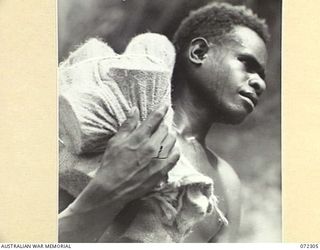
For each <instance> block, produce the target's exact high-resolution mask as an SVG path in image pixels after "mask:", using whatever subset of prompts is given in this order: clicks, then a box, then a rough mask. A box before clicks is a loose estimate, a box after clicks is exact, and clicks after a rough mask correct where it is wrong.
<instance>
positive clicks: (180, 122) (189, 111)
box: [173, 86, 212, 145]
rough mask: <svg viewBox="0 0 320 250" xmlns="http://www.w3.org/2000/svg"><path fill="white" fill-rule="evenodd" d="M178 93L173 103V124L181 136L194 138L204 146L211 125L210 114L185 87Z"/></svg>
mask: <svg viewBox="0 0 320 250" xmlns="http://www.w3.org/2000/svg"><path fill="white" fill-rule="evenodd" d="M178 91H179V94H178V96H177V98H175V100H174V101H173V108H174V111H175V115H174V123H175V125H176V127H177V129H178V131H179V132H180V134H181V135H182V136H184V137H186V138H190V137H194V138H196V139H197V140H198V141H199V142H200V143H201V144H203V145H204V142H205V137H206V135H207V133H208V131H209V129H210V127H211V125H212V114H210V112H209V111H208V109H207V108H205V107H203V106H202V105H201V101H200V100H198V98H197V97H196V96H195V95H194V93H192V92H191V90H190V89H189V88H188V87H187V86H185V87H184V88H181V89H179V90H178Z"/></svg>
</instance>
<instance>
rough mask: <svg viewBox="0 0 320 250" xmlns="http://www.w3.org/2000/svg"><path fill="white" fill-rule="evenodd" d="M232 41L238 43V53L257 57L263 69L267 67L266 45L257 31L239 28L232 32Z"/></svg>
mask: <svg viewBox="0 0 320 250" xmlns="http://www.w3.org/2000/svg"><path fill="white" fill-rule="evenodd" d="M232 40H233V41H234V42H236V45H237V46H236V49H237V51H238V52H240V53H245V54H248V55H251V56H253V57H255V58H256V60H257V61H258V62H259V63H260V64H261V65H262V66H263V67H265V66H266V62H267V49H266V45H265V43H264V41H263V40H262V38H261V37H260V36H259V35H258V34H257V33H256V32H255V31H253V30H251V29H249V28H247V27H244V26H237V27H235V28H234V29H233V31H232Z"/></svg>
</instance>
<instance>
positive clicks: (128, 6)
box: [58, 0, 282, 242]
mask: <svg viewBox="0 0 320 250" xmlns="http://www.w3.org/2000/svg"><path fill="white" fill-rule="evenodd" d="M208 2H212V1H209V0H171V1H168V0H68V1H66V0H58V43H59V47H58V50H59V51H58V52H59V62H60V61H62V60H63V59H64V58H66V57H67V56H68V53H69V52H70V51H72V50H74V49H75V48H76V46H78V45H79V44H80V43H83V42H84V41H85V40H86V39H88V38H90V37H97V36H98V37H100V38H102V39H103V40H104V41H106V42H108V44H110V45H111V47H113V48H114V50H115V51H116V52H118V53H120V52H122V51H123V50H124V48H125V47H126V45H127V43H128V42H129V41H130V39H131V38H132V37H133V36H134V35H136V34H139V33H142V32H146V31H151V32H158V33H162V34H165V35H167V36H168V37H169V39H170V38H171V37H172V35H173V34H174V32H175V30H176V29H177V27H178V26H179V23H180V22H181V20H182V19H183V18H184V17H185V16H186V15H187V14H188V13H189V11H190V10H193V9H197V8H199V7H200V6H202V5H205V4H206V3H208ZM225 2H230V3H232V4H244V5H246V6H248V7H250V8H251V9H253V11H254V12H256V13H257V14H258V15H259V16H260V17H262V18H265V19H266V21H267V23H268V25H269V28H270V32H271V35H272V39H271V42H270V43H269V44H268V51H269V60H268V68H267V91H266V93H265V94H264V95H263V96H262V98H261V101H260V103H259V105H258V107H257V108H256V110H255V111H254V113H253V114H252V115H251V116H249V117H248V118H247V119H246V121H245V122H244V123H242V124H241V125H238V126H229V125H220V124H218V125H214V126H213V127H212V128H211V131H210V133H209V135H208V137H207V144H208V145H209V147H211V148H212V149H214V150H215V151H216V152H217V153H218V154H219V155H220V156H221V157H222V158H224V159H226V160H227V161H228V162H229V163H230V164H231V165H232V166H233V167H234V168H235V170H236V172H237V173H238V175H239V176H240V179H241V181H242V195H243V203H242V222H241V226H240V235H239V240H238V241H239V242H279V241H281V7H282V3H281V0H268V1H264V0H228V1H225Z"/></svg>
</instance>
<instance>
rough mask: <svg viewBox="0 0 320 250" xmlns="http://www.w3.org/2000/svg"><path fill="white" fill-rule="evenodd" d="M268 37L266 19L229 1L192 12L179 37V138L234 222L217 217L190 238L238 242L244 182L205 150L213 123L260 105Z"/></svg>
mask: <svg viewBox="0 0 320 250" xmlns="http://www.w3.org/2000/svg"><path fill="white" fill-rule="evenodd" d="M267 40H268V32H267V27H266V25H265V23H264V22H263V21H262V20H260V19H258V18H257V16H255V15H253V14H252V12H251V11H249V10H248V9H245V8H244V7H235V6H231V5H228V4H212V5H209V6H206V7H203V8H201V9H199V10H197V11H195V12H193V13H191V15H190V16H189V17H187V18H186V19H185V20H184V21H183V23H182V24H181V25H180V27H179V29H178V31H177V32H176V34H175V36H174V44H175V47H176V49H177V61H176V68H175V70H174V79H173V86H174V92H173V103H174V110H175V114H176V116H175V123H176V125H177V127H178V131H179V133H178V134H179V135H180V136H179V140H180V141H183V145H184V150H185V151H187V152H188V153H187V154H186V155H187V156H189V160H190V161H191V162H192V163H193V165H194V166H197V167H198V169H199V171H200V172H202V173H204V174H206V175H208V176H210V177H212V178H213V180H214V183H215V189H216V195H218V197H220V203H219V206H220V208H221V209H222V210H223V211H224V213H225V215H226V217H227V219H228V220H229V225H228V226H221V227H220V226H219V222H217V219H216V218H215V217H214V215H212V216H211V218H210V219H206V220H205V221H204V222H203V223H201V224H199V225H198V226H197V227H196V228H195V229H194V230H193V233H192V234H191V235H190V237H189V238H188V239H187V241H192V242H195V241H197V242H199V241H200V242H206V241H218V240H219V241H227V242H234V241H235V240H236V235H237V229H238V227H239V220H240V202H241V201H240V182H239V179H238V177H237V175H236V173H235V172H234V170H233V168H232V167H230V166H229V165H228V164H227V163H226V162H225V161H223V160H222V159H221V158H219V157H218V156H217V155H216V154H214V153H213V152H211V151H210V150H209V149H208V148H206V146H205V137H206V135H207V133H208V130H209V129H210V127H211V125H212V124H213V123H231V124H238V123H240V122H242V121H243V120H244V119H245V118H246V117H247V115H248V114H249V113H251V112H252V111H253V109H254V108H255V106H256V105H257V103H258V99H259V97H260V95H261V94H262V93H263V91H264V90H265V88H266V86H265V81H264V77H265V73H264V69H265V66H266V60H267V51H266V46H265V43H266V41H267ZM199 162H201V164H198V163H199ZM214 235H215V237H213V236H214Z"/></svg>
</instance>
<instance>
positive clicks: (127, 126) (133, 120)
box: [118, 107, 139, 133]
mask: <svg viewBox="0 0 320 250" xmlns="http://www.w3.org/2000/svg"><path fill="white" fill-rule="evenodd" d="M138 123H139V109H138V108H137V107H133V108H132V110H131V114H130V115H128V119H127V120H126V121H125V122H124V123H123V124H122V125H121V126H120V128H119V131H118V133H131V132H132V131H133V130H135V128H136V127H137V126H138Z"/></svg>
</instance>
